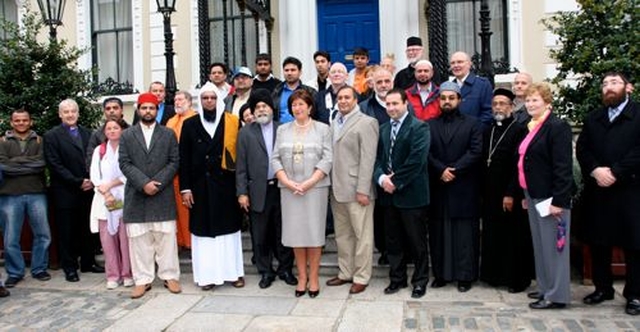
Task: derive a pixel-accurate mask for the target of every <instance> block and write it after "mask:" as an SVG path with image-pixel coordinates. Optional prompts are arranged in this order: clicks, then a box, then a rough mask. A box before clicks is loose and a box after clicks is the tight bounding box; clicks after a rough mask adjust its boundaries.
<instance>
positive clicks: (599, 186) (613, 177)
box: [576, 73, 640, 315]
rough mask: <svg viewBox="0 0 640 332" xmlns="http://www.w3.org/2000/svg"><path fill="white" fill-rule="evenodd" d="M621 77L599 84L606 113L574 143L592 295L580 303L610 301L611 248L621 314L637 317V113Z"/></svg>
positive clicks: (595, 116) (592, 119)
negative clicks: (617, 251)
mask: <svg viewBox="0 0 640 332" xmlns="http://www.w3.org/2000/svg"><path fill="white" fill-rule="evenodd" d="M631 89H632V86H631V84H630V83H629V81H628V80H627V78H626V77H625V76H624V75H623V74H621V73H607V74H605V76H604V79H603V80H602V99H603V102H604V105H605V107H604V108H602V109H600V110H597V111H594V112H592V113H590V114H589V115H588V116H587V118H586V119H585V120H584V127H583V129H582V133H581V134H580V137H579V138H578V142H577V146H576V156H577V158H578V162H579V163H580V167H581V168H582V175H583V178H584V195H583V197H584V200H585V201H584V203H585V204H584V208H585V209H586V210H585V213H584V217H585V235H586V241H587V243H588V244H589V246H590V249H591V260H592V263H593V265H592V271H593V283H594V285H595V286H596V289H595V292H593V293H592V294H589V295H588V296H586V297H585V298H584V299H583V302H584V303H586V304H598V303H601V302H603V301H605V300H611V299H613V297H614V289H613V277H612V272H611V252H612V247H614V246H619V247H622V249H623V250H624V257H625V263H626V283H625V287H624V291H623V295H624V297H625V298H626V299H627V306H626V310H625V311H626V313H627V314H629V315H638V314H640V222H639V221H640V209H639V208H638V202H640V107H638V104H637V103H636V102H634V101H633V100H631V98H630V96H629V95H630V92H631Z"/></svg>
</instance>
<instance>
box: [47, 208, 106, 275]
mask: <svg viewBox="0 0 640 332" xmlns="http://www.w3.org/2000/svg"><path fill="white" fill-rule="evenodd" d="M83 203H84V201H82V202H78V205H79V206H78V207H75V208H56V209H55V212H54V213H55V223H56V226H57V229H58V248H59V249H60V264H61V266H62V269H63V270H64V272H65V273H68V272H72V271H77V270H78V258H80V267H81V268H82V269H89V268H91V266H93V265H94V264H95V263H96V260H95V247H94V245H93V237H92V236H91V231H90V230H89V206H86V207H85V206H84V204H83Z"/></svg>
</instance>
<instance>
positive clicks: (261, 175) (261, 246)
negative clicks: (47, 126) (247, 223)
mask: <svg viewBox="0 0 640 332" xmlns="http://www.w3.org/2000/svg"><path fill="white" fill-rule="evenodd" d="M249 108H250V109H251V112H252V113H253V114H254V116H255V118H256V120H255V122H253V123H251V124H248V125H246V126H245V127H244V128H243V129H242V130H241V131H240V134H239V135H238V162H237V169H236V193H237V195H238V203H239V204H240V207H241V208H242V209H243V210H245V211H246V212H248V213H249V214H250V216H251V237H252V240H253V252H254V255H255V261H256V262H255V264H256V267H257V268H258V273H260V275H261V279H260V282H259V283H258V286H259V287H260V288H268V287H270V286H271V284H272V283H273V281H274V280H275V276H276V275H278V276H279V277H280V279H282V280H284V281H285V282H286V283H287V284H289V285H297V284H298V280H297V279H296V277H294V276H293V273H291V269H292V268H293V251H292V250H291V248H288V247H285V246H283V245H282V211H281V210H280V189H278V181H277V180H276V178H275V175H274V171H273V167H272V166H271V162H270V161H271V156H272V154H273V145H274V144H275V141H276V132H277V131H278V126H279V123H278V122H277V121H273V108H274V107H273V100H272V99H271V95H270V94H269V91H268V90H266V89H257V90H255V91H253V92H252V93H251V97H250V98H249ZM274 256H275V258H276V259H277V260H278V270H277V271H274V270H273V266H272V265H273V264H272V262H273V257H274Z"/></svg>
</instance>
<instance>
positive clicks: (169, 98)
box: [156, 0, 176, 105]
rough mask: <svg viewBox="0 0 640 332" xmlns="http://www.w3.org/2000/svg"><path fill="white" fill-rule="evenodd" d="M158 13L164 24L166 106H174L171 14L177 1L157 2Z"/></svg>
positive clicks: (174, 85) (160, 0) (164, 0)
mask: <svg viewBox="0 0 640 332" xmlns="http://www.w3.org/2000/svg"><path fill="white" fill-rule="evenodd" d="M156 4H157V5H158V12H160V13H162V16H163V22H164V56H165V58H166V59H167V69H166V70H167V71H166V73H167V76H166V80H165V90H166V94H165V98H164V103H165V105H173V97H174V96H175V94H176V72H175V68H174V66H173V55H174V54H175V53H174V52H173V32H171V13H173V12H175V11H176V0H156Z"/></svg>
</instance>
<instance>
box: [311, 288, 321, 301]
mask: <svg viewBox="0 0 640 332" xmlns="http://www.w3.org/2000/svg"><path fill="white" fill-rule="evenodd" d="M318 295H320V289H318V290H314V291H312V290H309V297H310V298H312V299H315V298H316V297H317V296H318Z"/></svg>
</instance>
